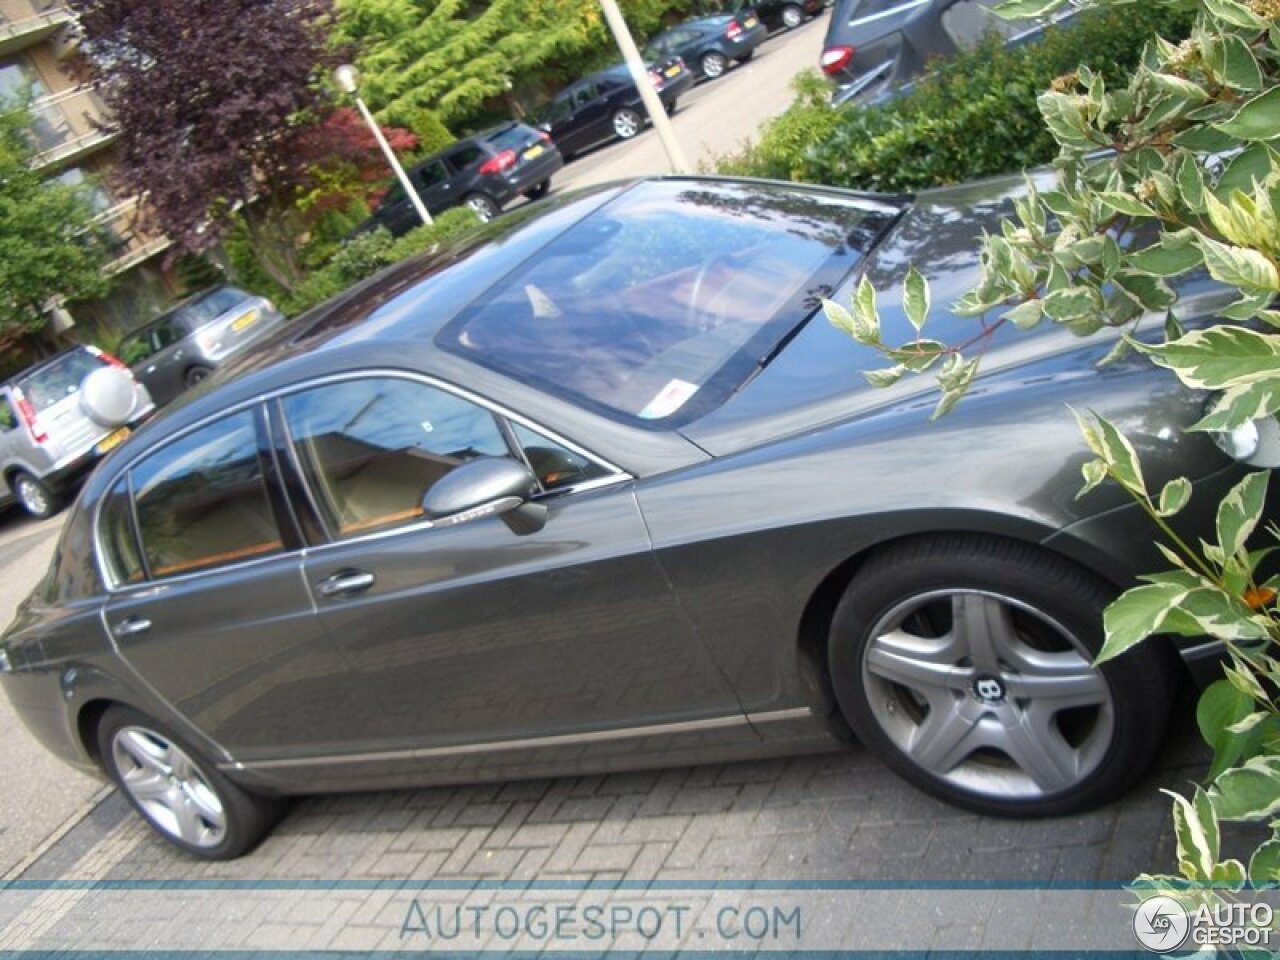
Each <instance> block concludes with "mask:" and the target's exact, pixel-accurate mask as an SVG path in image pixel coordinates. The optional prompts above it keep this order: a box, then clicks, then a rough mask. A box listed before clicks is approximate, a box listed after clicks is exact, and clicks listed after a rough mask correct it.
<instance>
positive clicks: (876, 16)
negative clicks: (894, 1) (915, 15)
mask: <svg viewBox="0 0 1280 960" xmlns="http://www.w3.org/2000/svg"><path fill="white" fill-rule="evenodd" d="M930 2H932V0H910V2H908V3H900V4H898V5H897V6H896V7H890V8H889V9H887V10H881V11H880V12H879V13H872V14H868V15H867V16H865V17H854V18H853V19H852V20H850V21H848V24H847V25H848V26H850V27H861V26H862V25H864V24H867V23H875V22H876V21H877V20H883V19H884V18H885V17H894V16H897V15H898V14H900V13H902V12H903V11H904V10H912V9H914V8H915V7H923V6H924V5H925V4H927V3H930Z"/></svg>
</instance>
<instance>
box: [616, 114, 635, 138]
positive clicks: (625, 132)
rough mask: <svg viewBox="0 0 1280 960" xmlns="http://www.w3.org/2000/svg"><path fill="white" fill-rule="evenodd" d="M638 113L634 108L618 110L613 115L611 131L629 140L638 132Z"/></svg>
mask: <svg viewBox="0 0 1280 960" xmlns="http://www.w3.org/2000/svg"><path fill="white" fill-rule="evenodd" d="M640 124H641V120H640V114H638V113H636V112H635V111H634V110H619V111H618V112H617V113H615V114H614V115H613V132H614V133H616V134H617V135H618V136H619V137H621V138H622V139H623V140H630V139H631V138H632V137H634V136H635V135H636V134H637V133H639V132H640Z"/></svg>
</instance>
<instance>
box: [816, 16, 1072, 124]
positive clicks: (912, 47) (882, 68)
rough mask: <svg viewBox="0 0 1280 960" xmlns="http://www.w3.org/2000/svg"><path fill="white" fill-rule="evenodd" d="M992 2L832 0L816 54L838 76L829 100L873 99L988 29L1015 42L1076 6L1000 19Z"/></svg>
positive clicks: (833, 76)
mask: <svg viewBox="0 0 1280 960" xmlns="http://www.w3.org/2000/svg"><path fill="white" fill-rule="evenodd" d="M998 2H999V0H837V2H836V6H835V9H834V10H832V11H831V21H830V23H828V24H827V37H826V42H825V43H824V45H823V49H822V60H821V65H822V72H823V73H825V74H826V75H827V76H829V77H831V79H833V80H834V81H835V82H836V90H835V92H834V94H833V95H832V102H833V103H845V102H847V101H849V100H853V99H865V98H870V97H875V96H877V95H879V94H880V93H881V92H884V91H889V90H891V89H892V88H895V87H898V86H900V85H902V84H905V83H908V82H909V81H911V80H914V79H917V78H918V77H919V76H920V75H921V74H922V73H924V72H925V65H926V64H927V63H928V61H929V60H931V59H934V58H936V57H949V56H952V55H953V54H955V53H956V52H958V51H960V50H966V49H970V48H972V47H973V46H975V45H976V44H977V43H978V41H979V40H980V39H981V38H982V37H983V35H985V34H986V33H988V32H996V33H999V34H1001V35H1002V36H1004V37H1005V38H1006V42H1007V43H1008V44H1010V45H1016V44H1018V43H1022V42H1025V41H1028V40H1031V39H1034V38H1035V37H1036V36H1038V35H1039V34H1040V33H1041V31H1043V29H1044V27H1045V26H1046V25H1047V24H1048V23H1050V22H1057V21H1058V20H1062V19H1066V18H1068V17H1071V16H1074V15H1075V12H1076V11H1075V8H1074V6H1073V5H1071V4H1068V5H1067V6H1065V7H1063V8H1062V9H1061V10H1060V11H1059V12H1058V13H1057V14H1055V15H1054V16H1053V17H1052V18H1027V19H1022V20H1005V19H1003V18H1001V17H998V16H996V15H995V14H994V13H992V12H991V10H990V9H989V8H991V7H994V6H995V5H996V4H997V3H998Z"/></svg>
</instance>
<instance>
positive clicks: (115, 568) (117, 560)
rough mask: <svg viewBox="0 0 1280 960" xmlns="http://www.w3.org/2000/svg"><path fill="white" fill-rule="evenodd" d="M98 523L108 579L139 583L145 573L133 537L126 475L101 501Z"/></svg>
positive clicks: (140, 555) (136, 542)
mask: <svg viewBox="0 0 1280 960" xmlns="http://www.w3.org/2000/svg"><path fill="white" fill-rule="evenodd" d="M99 523H100V524H101V526H100V527H99V537H100V543H101V546H102V551H103V555H104V556H105V558H106V561H107V569H108V570H109V571H110V573H111V579H112V580H113V581H114V582H116V583H140V582H141V581H142V580H143V579H145V574H144V572H143V569H142V554H141V553H139V552H138V539H137V537H136V536H135V535H134V527H133V511H132V508H131V506H130V500H129V480H128V477H127V476H126V477H122V478H121V479H120V482H119V483H117V484H116V485H115V486H114V487H112V488H111V492H110V493H109V494H107V496H106V498H105V499H104V500H103V502H102V515H101V519H100V520H99Z"/></svg>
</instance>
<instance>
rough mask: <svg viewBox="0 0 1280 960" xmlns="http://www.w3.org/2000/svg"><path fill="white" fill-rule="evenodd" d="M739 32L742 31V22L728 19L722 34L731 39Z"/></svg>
mask: <svg viewBox="0 0 1280 960" xmlns="http://www.w3.org/2000/svg"><path fill="white" fill-rule="evenodd" d="M740 33H742V24H740V23H739V22H738V21H737V20H730V21H729V26H727V27H726V28H725V31H724V35H725V36H726V37H728V38H729V39H730V40H733V39H736V38H737V36H738V34H740Z"/></svg>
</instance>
